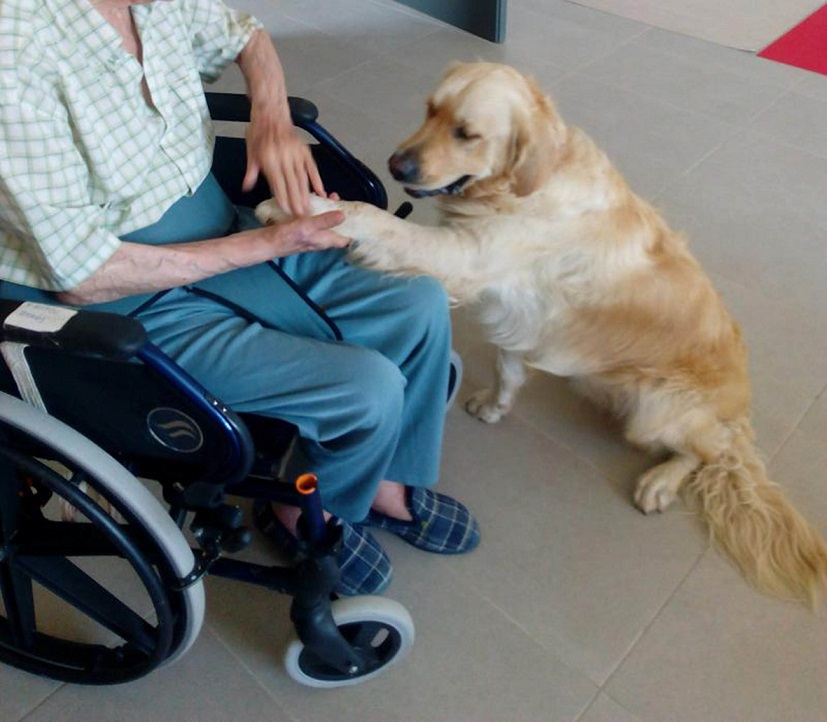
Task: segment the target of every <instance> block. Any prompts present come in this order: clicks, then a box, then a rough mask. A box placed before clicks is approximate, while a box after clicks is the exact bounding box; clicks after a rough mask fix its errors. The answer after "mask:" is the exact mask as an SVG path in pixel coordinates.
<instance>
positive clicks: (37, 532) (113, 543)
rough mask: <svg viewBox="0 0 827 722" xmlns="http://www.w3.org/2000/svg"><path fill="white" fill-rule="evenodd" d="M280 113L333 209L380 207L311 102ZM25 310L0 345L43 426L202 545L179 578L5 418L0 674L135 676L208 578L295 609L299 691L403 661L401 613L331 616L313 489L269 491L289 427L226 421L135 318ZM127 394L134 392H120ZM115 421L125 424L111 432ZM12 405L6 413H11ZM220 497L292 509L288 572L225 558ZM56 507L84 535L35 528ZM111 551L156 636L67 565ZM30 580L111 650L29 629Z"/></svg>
mask: <svg viewBox="0 0 827 722" xmlns="http://www.w3.org/2000/svg"><path fill="white" fill-rule="evenodd" d="M208 104H209V107H210V110H211V114H212V115H213V118H214V119H217V120H229V121H246V120H248V118H249V101H248V100H247V99H246V98H245V97H244V96H238V95H230V94H214V93H213V94H208ZM290 105H291V111H292V113H293V119H294V122H295V123H296V125H297V126H299V127H300V128H302V129H304V130H305V131H307V132H308V133H309V134H310V135H311V136H312V137H313V138H314V139H316V140H317V141H318V143H317V144H314V145H313V150H314V156H315V157H316V160H317V163H318V165H319V168H320V171H321V173H322V176H323V178H324V180H325V184H326V187H327V188H328V189H329V190H334V191H336V192H338V193H339V195H340V196H341V197H342V198H348V199H358V200H365V201H368V202H371V203H374V204H375V205H378V206H380V207H382V208H386V207H387V195H386V193H385V189H384V187H383V186H382V183H381V182H380V181H379V179H378V178H377V177H376V176H375V175H374V174H373V173H372V172H371V171H370V170H369V169H367V168H366V167H365V166H364V164H362V163H361V162H360V161H359V160H358V159H356V158H354V157H353V156H352V155H351V154H350V153H349V152H348V151H347V150H346V149H345V148H344V147H343V146H342V145H341V144H340V143H339V142H338V141H337V140H336V139H335V138H334V137H333V136H332V135H331V134H330V133H328V131H327V130H325V129H324V128H323V127H322V126H321V125H320V124H319V123H318V121H317V115H318V113H317V110H316V108H315V106H314V105H313V104H312V103H310V102H309V101H306V100H303V99H297V98H291V99H290ZM216 158H217V162H216V163H215V164H214V170H213V172H214V175H215V176H216V178H217V179H218V180H219V183H221V184H222V185H223V187H224V188H225V190H226V191H227V192H228V194H229V195H230V197H231V200H233V202H235V203H236V204H239V205H249V206H254V205H255V204H257V203H258V202H259V201H261V200H263V199H265V198H267V197H269V195H270V193H269V189H268V188H267V187H266V184H264V183H261V182H260V183H259V185H258V186H257V187H256V188H255V189H253V191H251V192H250V193H247V194H241V193H240V178H241V177H243V172H244V167H245V164H246V161H245V148H244V141H243V140H241V139H236V138H218V139H217V144H216ZM20 305H21V304H20V303H19V302H15V301H0V341H2V342H4V343H6V344H16V345H18V346H20V347H23V346H25V347H26V350H25V358H26V366H27V368H28V371H29V372H30V373H31V374H32V375H33V377H34V378H35V379H37V380H38V387H39V390H40V392H41V395H42V398H43V400H44V404H45V407H46V409H47V410H48V414H49V416H50V417H55V418H56V419H59V420H60V422H65V424H67V425H68V427H69V428H70V429H71V430H74V431H75V432H77V433H78V434H80V435H81V437H85V438H87V439H91V440H93V441H94V444H95V445H97V446H99V447H101V448H102V449H103V450H105V453H106V454H109V455H111V456H112V457H114V459H115V460H116V461H117V462H118V463H120V464H121V465H122V466H123V467H124V468H125V469H126V470H127V471H128V472H129V473H130V474H133V475H134V476H135V477H137V476H141V477H145V478H149V479H158V480H159V481H160V483H161V485H162V489H163V496H164V500H165V502H166V503H167V504H168V513H169V515H170V517H171V519H172V520H173V522H174V524H175V526H176V527H177V528H178V529H182V528H183V527H184V526H185V524H186V523H187V520H188V519H190V518H191V519H192V521H191V522H190V524H189V527H188V528H189V530H190V531H191V532H192V536H193V538H194V539H195V540H196V542H197V547H195V548H193V550H192V551H193V557H192V558H193V564H192V568H191V569H190V570H188V571H186V573H181V570H180V568H179V569H176V568H175V565H174V564H173V563H171V562H168V561H167V560H165V559H164V558H163V556H164V555H163V552H162V551H159V545H158V542H157V539H152V538H150V537H151V535H150V534H148V533H146V532H145V530H143V529H141V528H140V525H141V522H140V519H139V518H138V517H137V516H136V515H135V514H133V513H132V512H131V510H130V508H129V504H128V503H124V502H123V501H122V500H120V499H119V497H118V495H117V494H113V493H112V490H111V489H109V490H107V488H106V485H105V484H103V483H101V478H98V477H99V475H97V474H96V472H95V471H94V470H92V469H90V468H87V467H86V466H85V465H84V463H83V462H82V461H79V460H78V459H72V458H70V457H69V456H67V455H66V454H64V453H61V452H60V451H57V453H56V450H55V449H54V448H50V443H49V439H48V438H39V437H37V434H32V433H31V426H30V427H28V431H27V429H26V428H24V427H22V426H21V427H18V426H16V425H15V423H13V422H11V421H10V418H12V417H11V416H10V417H9V418H7V419H2V418H0V592H2V597H0V599H1V600H2V601H3V607H4V608H5V616H3V615H2V614H0V661H5V662H7V663H9V664H12V665H15V666H18V667H20V668H22V669H25V670H27V671H30V672H34V673H36V674H41V675H46V676H49V677H52V678H55V679H61V680H65V681H70V682H76V683H91V684H107V683H117V682H124V681H127V680H130V679H135V678H137V677H140V676H142V675H144V674H146V673H148V672H149V671H151V670H152V669H154V668H155V667H157V666H158V665H160V664H163V663H165V662H166V661H168V660H169V659H170V657H171V656H175V654H177V653H179V652H180V651H181V647H183V646H187V645H188V644H189V642H187V643H186V645H185V644H184V642H183V641H182V639H183V636H184V634H185V630H183V629H182V626H185V625H184V622H183V621H182V618H183V617H185V616H186V614H187V613H188V612H187V606H186V605H187V604H190V603H191V602H190V601H187V599H185V598H184V597H183V596H182V595H184V593H185V592H186V591H187V590H191V589H192V588H194V587H195V586H196V585H200V584H201V580H202V578H203V577H204V575H205V574H207V573H209V574H211V575H215V576H220V577H225V578H229V579H234V580H238V581H242V582H246V583H251V584H256V585H259V586H264V587H266V588H268V589H271V590H274V591H276V592H279V593H282V594H288V595H290V596H291V597H292V604H291V612H290V616H291V620H292V622H293V625H294V627H295V630H296V633H297V635H298V638H299V640H300V645H301V649H300V651H299V653H298V657H297V660H298V661H297V662H296V664H297V665H298V668H299V676H298V677H296V678H297V679H299V681H304V682H306V683H309V684H313V685H317V686H338V685H340V684H350V683H353V682H357V681H360V680H363V679H367V678H369V677H371V676H374V675H375V674H377V673H379V672H381V671H383V669H384V668H385V667H386V666H388V665H389V664H391V663H394V662H395V661H396V660H397V659H398V658H399V657H400V656H401V655H402V654H403V653H404V652H405V651H406V646H410V644H411V643H412V639H413V629H412V624H411V623H410V621H409V617H407V612H405V611H404V609H403V608H400V610H399V614H398V616H394V615H396V613H397V612H396V611H394V610H392V613H391V614H390V618H389V617H388V615H386V614H380V615H379V618H378V619H374V618H371V615H370V614H369V613H367V614H362V615H359V614H356V615H355V616H356V617H357V618H355V619H354V618H348V620H346V622H345V623H342V622H340V621H338V620H337V619H336V618H335V615H334V613H333V611H332V605H335V604H336V601H335V595H334V589H335V588H336V586H337V583H338V579H339V569H338V566H337V565H336V561H335V559H336V553H337V552H338V550H339V548H340V544H341V527H340V526H339V525H338V524H337V523H336V522H335V521H333V520H331V521H327V522H326V521H325V519H324V517H323V514H322V503H321V499H320V496H319V492H318V488H317V485H316V484H315V479H313V478H312V477H304V478H302V479H300V480H298V482H297V483H296V484H294V485H291V484H285V483H278V482H279V481H280V480H279V479H278V478H277V468H278V464H279V461H280V458H281V456H282V455H283V454H284V452H285V451H286V448H287V446H288V445H289V443H290V441H291V439H292V437H293V436H294V434H295V429H293V428H292V427H290V426H289V425H287V424H284V423H283V422H278V421H276V420H272V419H263V418H261V417H249V416H243V417H242V416H239V415H237V414H235V413H234V412H232V411H231V410H230V409H228V408H226V407H225V406H224V405H223V404H222V403H221V401H220V400H218V399H216V398H215V397H214V396H212V395H211V394H210V393H209V392H208V391H207V390H206V389H204V388H203V387H202V386H201V385H200V384H198V383H197V382H196V381H195V380H194V379H192V378H191V377H190V376H189V375H188V374H187V373H185V372H184V371H183V370H182V369H181V368H179V367H178V366H177V365H176V364H175V363H174V362H172V361H171V360H170V359H169V358H168V357H167V356H166V355H165V354H164V353H163V352H161V351H160V350H159V349H158V348H157V347H155V346H154V345H153V344H151V343H150V342H149V341H148V340H147V338H146V333H145V332H144V329H143V327H142V326H141V325H140V323H139V322H137V321H135V320H134V319H131V318H128V317H122V316H116V315H113V314H106V313H100V312H91V311H84V310H80V311H78V312H77V313H76V315H74V316H73V317H72V318H71V319H70V320H69V321H68V322H66V323H65V324H64V325H63V327H62V328H60V329H59V330H57V331H47V332H42V331H38V330H32V329H28V328H21V327H18V326H13V325H8V324H7V323H6V320H7V319H8V317H9V316H10V314H12V313H14V312H15V311H16V310H17V309H18V308H19V307H20ZM67 386H68V387H70V388H69V392H68V393H67ZM136 388H137V393H132V395H131V396H130V395H129V394H128V393H126V394H123V395H122V394H121V393H120V392H122V391H126V392H129V391H130V390H131V391H133V392H135V391H136ZM7 395H11V396H17V395H19V392H18V383H17V381H16V377H14V375H13V374H12V373H11V371H10V370H9V369H8V368H6V367H4V366H2V365H0V397H2V398H0V402H2V401H3V399H4V398H8V397H7ZM9 403H10V404H12V403H18V402H16V401H15V400H10V401H9ZM110 407H114V411H115V412H116V413H115V415H116V416H117V415H119V414H120V416H121V418H126V419H129V422H124V424H125V425H124V426H122V425H121V424H120V423H117V424H114V423H113V422H112V420H111V416H109V414H110V413H112V411H113V409H112V408H110ZM2 408H3V407H2V406H0V409H2ZM9 408H11V409H12V411H10V412H9V413H10V414H12V416H13V414H14V409H16V408H19V407H15V406H13V405H12V406H10V407H9ZM159 409H161V410H163V412H164V413H163V414H161V416H162V417H163V418H162V421H161V422H160V423H155V419H154V417H153V413H154V412H157V411H158V410H159ZM27 413H28V412H27ZM164 414H166V416H164ZM156 415H157V414H156ZM171 427H174V428H176V429H177V430H178V433H183V437H176V436H175V435H174V434H173V435H166V436H165V434H166V431H164V429H165V428H171ZM188 435H189V436H188ZM176 438H178V439H179V440H176ZM180 438H184V442H181V441H180ZM188 438H189V439H193V438H195V439H199V440H200V441H199V443H198V445H197V448H187V446H186V444H187V443H189V442H187V439H188ZM192 446H193V447H195V444H193V445H192ZM263 450H264V451H263ZM44 458H45V459H49V458H57V460H58V461H60V462H61V463H62V464H63V465H64V466H65V467H67V468H68V469H69V471H70V474H69V478H68V479H67V478H65V475H64V476H61V475H60V474H56V473H55V472H53V471H52V470H51V469H50V468H47V467H45V466H44V465H43V464H42V463H41V462H40V461H39V460H40V459H44ZM81 458H82V457H81ZM170 475H171V477H172V478H169V477H170ZM82 481H83V482H89V483H90V485H91V487H92V488H93V490H94V491H95V492H96V493H98V494H99V495H100V496H101V497H102V498H103V499H104V500H105V501H106V502H109V503H111V504H112V505H114V508H115V509H116V510H117V511H118V512H119V513H120V514H121V516H122V517H123V518H124V521H123V522H118V521H114V520H113V517H112V516H110V515H109V514H108V513H107V512H106V510H105V508H104V506H103V504H102V503H100V504H99V503H98V502H96V501H95V499H94V498H93V497H92V496H90V495H88V494H86V493H84V492H83V491H82V489H81V487H80V482H82ZM226 494H231V495H233V496H238V497H247V498H255V499H270V500H273V501H278V502H282V503H287V504H291V505H294V506H298V507H300V508H301V510H302V516H301V520H300V525H299V526H300V533H301V537H302V542H303V546H304V547H305V549H306V553H305V555H304V557H303V559H302V560H301V561H300V562H299V563H298V564H296V565H289V566H281V565H273V566H264V565H261V564H255V563H252V562H249V561H243V560H240V559H236V558H233V557H231V556H227V555H228V554H233V553H235V552H238V551H240V550H242V549H243V548H245V547H246V546H247V545H248V544H249V543H250V541H251V533H250V531H249V530H248V529H247V528H246V527H245V526H244V524H243V521H244V515H243V512H242V510H241V509H240V508H239V507H236V506H233V505H231V504H228V503H227V502H226V499H225V495H226ZM53 495H56V496H58V497H59V498H61V499H63V500H64V501H65V502H67V503H68V504H69V505H70V506H72V507H74V508H75V509H76V510H79V511H80V512H81V513H82V515H83V516H84V517H85V520H86V521H88V522H91V523H77V522H73V521H56V520H51V519H47V518H46V517H45V515H44V513H43V509H44V508H45V507H46V504H47V503H48V502H49V500H50V498H51V497H52V496H53ZM161 546H163V545H161ZM112 555H114V556H118V557H122V558H124V559H127V560H128V561H129V563H130V564H131V566H132V568H133V569H134V570H135V573H136V574H137V576H138V577H139V578H140V579H141V580H142V583H143V584H144V587H145V588H146V589H147V593H148V595H149V597H150V598H151V599H152V600H153V606H154V611H155V616H156V622H155V624H154V625H153V624H148V623H146V622H142V621H141V620H140V619H137V618H134V617H135V616H136V615H134V614H133V613H131V612H130V611H129V610H127V609H126V608H125V606H124V605H123V604H121V603H120V602H119V600H117V599H116V598H115V595H114V594H113V593H112V592H110V591H109V590H107V589H105V588H104V587H102V586H101V585H99V584H97V583H96V582H95V581H94V580H92V579H91V578H89V577H88V576H85V575H84V574H83V572H82V571H81V570H79V569H78V567H77V565H76V564H75V563H73V562H70V561H69V559H68V558H69V557H72V558H75V557H90V556H91V557H94V556H112ZM179 566H180V565H179ZM35 584H39V585H41V586H43V587H45V588H46V589H48V590H49V591H50V592H52V593H53V594H55V595H57V596H58V597H60V598H62V599H63V600H64V601H66V602H67V603H69V604H70V605H71V606H73V607H75V608H76V609H79V610H81V611H82V612H83V613H84V614H86V615H87V616H89V617H90V618H92V619H94V620H95V621H96V622H97V623H98V624H101V625H102V626H103V627H104V628H106V629H108V630H110V631H113V632H115V633H116V635H117V636H118V637H119V638H120V639H121V640H122V644H120V645H119V646H117V647H115V648H114V649H113V648H111V647H106V646H102V645H92V644H88V645H85V644H82V643H77V642H74V641H72V642H68V641H65V640H63V639H60V638H57V637H55V636H54V635H51V634H49V633H44V632H42V631H40V629H39V628H38V620H37V611H36V609H35V604H34V599H33V591H32V587H33V586H34V585H35ZM387 601H390V600H387ZM0 611H2V608H0ZM351 617H353V615H351ZM389 619H390V621H389ZM199 624H200V622H199ZM288 671H289V670H288ZM294 676H295V675H294ZM302 676H303V677H304V678H302Z"/></svg>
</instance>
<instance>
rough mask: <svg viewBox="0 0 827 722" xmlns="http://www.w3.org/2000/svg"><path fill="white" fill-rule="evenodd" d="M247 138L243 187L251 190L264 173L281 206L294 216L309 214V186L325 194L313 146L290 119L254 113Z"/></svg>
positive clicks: (319, 193)
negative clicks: (297, 130) (298, 132)
mask: <svg viewBox="0 0 827 722" xmlns="http://www.w3.org/2000/svg"><path fill="white" fill-rule="evenodd" d="M246 139H247V172H246V174H245V176H244V181H243V182H242V188H243V189H244V190H250V189H251V188H252V187H253V185H254V184H255V182H256V180H257V179H258V177H259V174H261V173H263V174H264V177H265V178H266V179H267V182H268V183H269V185H270V190H271V192H272V193H273V195H274V196H275V197H276V198H277V199H278V201H279V204H280V205H281V207H282V208H284V209H285V210H287V211H288V212H290V213H291V214H292V215H294V216H304V215H306V214H307V211H308V195H309V192H310V189H312V190H313V192H315V193H316V194H317V195H320V196H325V195H326V193H325V189H324V185H323V183H322V179H321V176H320V175H319V170H318V168H316V163H315V161H314V160H313V156H312V154H311V153H310V148H309V147H308V146H307V144H306V143H305V142H304V141H303V140H302V139H301V138H300V137H299V135H298V134H297V132H296V129H295V128H294V127H293V125H292V123H291V122H289V120H288V121H284V120H277V119H275V118H274V117H272V116H271V115H269V114H257V113H253V115H252V117H251V119H250V125H249V126H248V128H247V134H246Z"/></svg>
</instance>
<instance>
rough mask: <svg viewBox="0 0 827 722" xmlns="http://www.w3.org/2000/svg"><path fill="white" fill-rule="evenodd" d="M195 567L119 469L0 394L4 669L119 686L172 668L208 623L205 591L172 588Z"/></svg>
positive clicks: (148, 499) (152, 502)
mask: <svg viewBox="0 0 827 722" xmlns="http://www.w3.org/2000/svg"><path fill="white" fill-rule="evenodd" d="M46 459H48V461H45V460H46ZM87 489H88V491H87ZM64 509H71V510H73V517H74V518H73V519H72V520H71V521H65V520H63V516H64V514H63V510H64ZM194 563H195V562H194V558H193V554H192V550H191V549H190V547H189V545H188V544H187V542H186V540H185V539H184V537H183V535H182V533H181V531H180V530H179V529H178V527H177V526H176V525H175V523H174V522H173V520H172V519H171V518H170V517H169V515H168V514H167V513H166V512H165V510H164V508H163V507H162V506H161V504H160V503H159V502H158V501H156V499H155V498H154V497H153V496H152V494H151V493H150V492H149V491H148V490H147V489H146V488H145V487H144V486H143V485H142V484H141V483H140V482H138V481H137V480H136V479H135V477H133V476H132V475H131V474H130V473H129V472H128V471H127V470H126V469H125V468H124V467H123V466H121V465H120V464H119V463H118V462H117V461H115V460H114V459H113V458H112V457H111V456H109V455H108V454H106V453H105V452H104V451H103V450H102V449H100V448H99V447H98V446H96V445H95V444H93V443H92V442H91V441H89V440H88V439H87V438H86V437H84V436H82V435H80V434H78V433H77V432H75V431H74V430H73V429H71V428H69V427H68V426H66V425H65V424H63V423H61V422H60V421H58V420H57V419H55V418H53V417H51V416H49V415H48V414H45V413H43V412H41V411H39V410H38V409H36V408H34V407H32V406H30V405H28V404H26V403H24V402H22V401H20V400H19V399H16V398H13V397H11V396H8V395H7V394H0V593H1V595H0V661H2V662H5V663H7V664H11V665H13V666H15V667H19V668H21V669H24V670H26V671H28V672H32V673H34V674H39V675H43V676H47V677H50V678H53V679H58V680H62V681H66V682H74V683H83V684H114V683H119V682H126V681H129V680H132V679H136V678H138V677H140V676H143V675H144V674H146V673H148V672H149V671H150V670H152V669H154V668H155V667H157V666H159V665H160V664H163V663H166V662H170V661H172V660H174V659H177V658H178V657H179V656H181V655H182V654H183V653H184V652H185V651H186V650H187V649H188V647H189V646H190V645H191V644H192V642H193V641H194V639H195V638H196V636H197V634H198V632H199V631H200V628H201V623H202V621H203V616H204V590H203V585H202V584H201V583H200V582H199V583H196V584H194V585H192V586H190V587H188V588H186V589H184V590H179V589H177V588H176V582H177V580H179V579H182V578H183V577H185V576H186V575H187V574H188V573H189V572H190V571H191V570H192V568H193V566H194Z"/></svg>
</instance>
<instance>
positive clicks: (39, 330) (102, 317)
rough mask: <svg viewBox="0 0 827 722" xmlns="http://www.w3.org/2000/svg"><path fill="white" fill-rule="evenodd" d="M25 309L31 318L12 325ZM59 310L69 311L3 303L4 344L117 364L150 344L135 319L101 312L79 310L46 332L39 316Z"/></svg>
mask: <svg viewBox="0 0 827 722" xmlns="http://www.w3.org/2000/svg"><path fill="white" fill-rule="evenodd" d="M24 305H25V306H26V308H25V309H24V311H28V312H29V313H28V314H27V316H28V317H29V318H28V319H23V320H20V312H19V313H18V314H17V317H18V321H16V322H15V321H14V320H12V321H11V322H10V321H8V316H9V315H10V314H12V313H13V312H14V311H16V310H17V309H18V308H19V307H20V306H24ZM55 308H59V309H65V308H66V307H54V306H47V305H45V304H40V303H31V302H27V303H25V304H23V303H21V302H20V301H7V300H0V340H3V341H12V342H15V343H25V344H28V345H30V346H40V347H43V348H53V349H62V350H64V351H68V352H70V353H76V354H81V355H84V356H96V357H100V358H107V359H111V360H113V361H126V360H128V359H130V358H132V357H133V356H134V355H135V354H136V353H137V352H138V351H139V350H140V349H141V348H142V347H143V346H144V345H145V344H146V342H147V336H146V330H145V329H144V327H143V326H142V325H141V324H140V323H139V322H138V321H136V320H135V319H134V318H129V317H128V316H119V315H117V314H114V313H103V312H101V311H86V310H77V312H76V313H75V314H74V315H72V316H71V317H70V318H68V320H66V321H65V322H64V323H63V324H62V325H61V326H60V327H59V328H57V329H56V330H51V331H49V330H43V325H42V324H41V323H39V322H38V321H37V320H36V319H37V317H38V315H40V314H41V313H42V314H46V315H52V312H54V309H55ZM68 310H69V311H75V310H76V309H68Z"/></svg>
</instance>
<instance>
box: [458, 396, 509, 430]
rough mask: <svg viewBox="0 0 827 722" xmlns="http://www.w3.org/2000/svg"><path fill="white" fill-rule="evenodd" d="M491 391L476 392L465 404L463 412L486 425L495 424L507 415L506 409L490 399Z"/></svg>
mask: <svg viewBox="0 0 827 722" xmlns="http://www.w3.org/2000/svg"><path fill="white" fill-rule="evenodd" d="M492 396H493V393H492V391H491V389H482V390H481V391H477V393H475V394H474V395H473V396H472V397H471V398H470V399H468V401H466V402H465V410H466V411H467V412H468V413H469V414H471V416H475V417H476V418H478V419H479V420H480V421H484V422H485V423H486V424H496V423H497V422H498V421H499V420H500V419H501V418H502V417H503V416H505V415H506V414H507V413H508V408H506V407H505V406H502V405H501V404H497V403H496V402H495V401H494V400H493V399H492V398H491V397H492Z"/></svg>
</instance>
